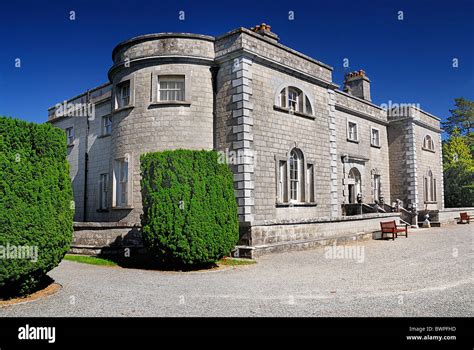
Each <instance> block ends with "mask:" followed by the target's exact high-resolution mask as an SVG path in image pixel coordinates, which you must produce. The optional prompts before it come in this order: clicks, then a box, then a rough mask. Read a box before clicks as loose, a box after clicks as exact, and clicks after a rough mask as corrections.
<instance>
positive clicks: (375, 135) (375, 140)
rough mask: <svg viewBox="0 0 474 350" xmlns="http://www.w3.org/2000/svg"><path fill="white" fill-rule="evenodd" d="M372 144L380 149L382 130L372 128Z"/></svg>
mask: <svg viewBox="0 0 474 350" xmlns="http://www.w3.org/2000/svg"><path fill="white" fill-rule="evenodd" d="M370 144H371V145H372V146H375V147H380V130H379V129H376V128H370Z"/></svg>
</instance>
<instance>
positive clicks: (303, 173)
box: [276, 148, 315, 204]
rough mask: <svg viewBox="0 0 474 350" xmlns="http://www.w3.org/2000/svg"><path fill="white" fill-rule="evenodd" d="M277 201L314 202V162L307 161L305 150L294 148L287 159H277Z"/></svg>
mask: <svg viewBox="0 0 474 350" xmlns="http://www.w3.org/2000/svg"><path fill="white" fill-rule="evenodd" d="M277 166H278V168H277V171H276V176H277V202H278V203H280V204H290V203H297V204H302V203H314V202H315V193H314V164H313V163H309V162H305V160H304V156H303V152H301V150H300V149H298V148H293V149H292V150H291V152H290V153H289V156H288V158H287V159H279V160H278V161H277Z"/></svg>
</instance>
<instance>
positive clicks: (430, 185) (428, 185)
mask: <svg viewBox="0 0 474 350" xmlns="http://www.w3.org/2000/svg"><path fill="white" fill-rule="evenodd" d="M423 191H424V199H425V202H436V179H435V178H434V177H433V172H432V171H431V170H429V171H428V173H427V174H426V176H425V177H424V178H423Z"/></svg>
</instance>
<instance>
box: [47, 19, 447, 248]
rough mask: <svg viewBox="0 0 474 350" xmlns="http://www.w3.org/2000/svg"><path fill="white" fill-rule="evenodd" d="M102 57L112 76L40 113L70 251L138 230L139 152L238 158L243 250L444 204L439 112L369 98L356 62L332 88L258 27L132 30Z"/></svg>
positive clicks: (360, 229)
mask: <svg viewBox="0 0 474 350" xmlns="http://www.w3.org/2000/svg"><path fill="white" fill-rule="evenodd" d="M112 59H113V65H112V67H111V68H110V70H109V72H108V80H109V82H107V83H106V84H103V85H101V86H99V87H96V88H93V89H91V90H88V91H87V92H85V93H83V94H81V95H78V96H76V97H74V98H71V99H69V100H67V101H65V102H64V103H60V104H58V105H56V106H54V107H51V108H50V109H49V113H48V121H49V122H50V123H52V124H53V125H54V126H56V127H59V128H62V129H64V130H65V132H66V135H67V141H68V160H69V163H70V173H71V178H72V182H73V190H74V200H75V210H76V213H75V221H76V235H77V236H76V237H75V244H76V245H77V247H79V246H81V245H83V246H94V245H96V246H97V247H99V248H100V247H101V245H106V244H111V243H113V242H114V241H115V242H116V241H117V237H118V236H120V238H121V239H122V241H121V242H122V243H123V242H125V238H126V235H127V232H131V231H133V230H134V229H137V228H138V229H139V224H140V214H141V205H142V204H141V193H140V165H139V162H140V155H141V154H143V153H145V152H153V151H160V150H168V149H180V148H182V149H196V150H200V149H206V150H212V149H214V150H217V151H220V152H222V154H225V155H229V154H231V153H232V154H237V155H239V156H238V157H235V159H237V161H232V162H229V166H230V167H231V169H232V171H233V173H234V181H235V182H234V184H235V195H236V200H237V202H238V215H239V219H240V223H241V240H240V242H239V246H238V248H239V249H240V254H241V256H242V255H246V256H256V255H258V254H261V253H264V252H267V251H268V252H269V251H281V250H284V249H287V248H288V247H292V248H295V247H296V248H305V247H310V246H314V245H318V244H327V243H328V242H331V241H332V240H334V239H339V238H341V239H344V238H347V237H350V239H354V238H357V237H358V236H360V235H361V234H363V233H367V232H371V231H373V230H376V229H377V227H379V226H378V225H379V222H380V221H381V220H390V219H392V220H393V219H397V220H398V219H400V218H402V219H403V220H405V221H409V220H412V222H413V220H416V215H417V213H418V212H421V211H427V210H428V211H432V212H437V211H439V210H442V209H443V176H442V152H441V131H442V130H441V129H440V119H439V118H437V117H435V116H433V115H431V114H429V113H427V112H424V111H423V110H421V109H420V108H419V107H416V106H407V107H406V108H403V109H402V108H388V109H387V108H381V107H380V106H378V105H376V104H374V103H373V102H372V101H371V95H370V87H371V86H370V80H369V78H368V77H367V75H366V74H365V72H364V71H362V70H359V71H356V72H352V73H349V74H346V76H345V81H344V86H343V87H342V88H339V86H338V85H336V84H335V83H334V82H333V80H332V71H333V68H332V67H331V66H329V65H327V64H325V63H322V62H319V61H317V60H315V59H314V58H311V57H308V56H306V55H304V54H302V53H300V52H298V51H295V50H293V49H291V48H289V47H287V46H285V45H282V44H281V43H280V42H279V37H278V36H277V35H276V34H275V33H273V32H272V31H271V28H270V26H268V25H265V24H262V25H259V26H256V27H254V28H251V29H246V28H237V29H235V30H232V31H230V32H228V33H225V34H223V35H221V36H217V37H212V36H206V35H199V34H188V33H160V34H148V35H142V36H139V37H135V38H132V39H129V40H126V41H124V42H122V43H120V44H118V45H117V46H116V47H115V49H114V50H113V52H112ZM70 106H73V108H69V107H70ZM77 106H87V107H93V113H92V115H91V113H86V112H79V113H75V111H76V110H77V109H78V107H77ZM235 159H234V160H235ZM410 215H412V216H410ZM412 222H410V223H412ZM99 228H100V230H99ZM81 234H82V236H81ZM100 234H103V235H104V237H106V238H107V239H105V240H101V239H100ZM86 237H89V238H90V237H94V238H91V239H89V240H87V239H86ZM98 237H99V238H98ZM101 242H102V243H101ZM135 243H136V242H135Z"/></svg>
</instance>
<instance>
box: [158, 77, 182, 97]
mask: <svg viewBox="0 0 474 350" xmlns="http://www.w3.org/2000/svg"><path fill="white" fill-rule="evenodd" d="M184 88H185V86H184V75H168V76H160V77H159V78H158V91H159V95H158V96H159V100H160V101H184V100H185V94H184Z"/></svg>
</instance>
